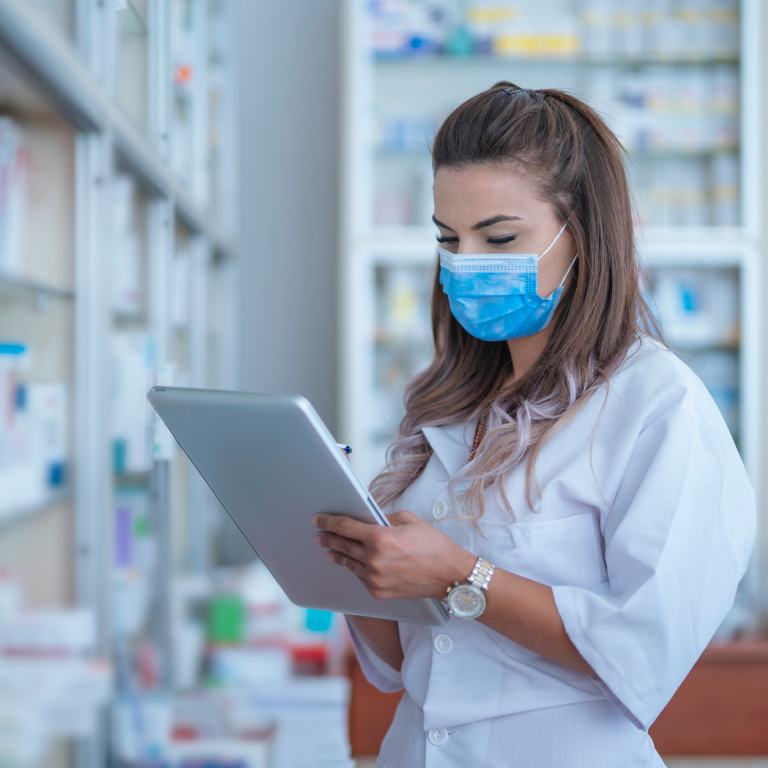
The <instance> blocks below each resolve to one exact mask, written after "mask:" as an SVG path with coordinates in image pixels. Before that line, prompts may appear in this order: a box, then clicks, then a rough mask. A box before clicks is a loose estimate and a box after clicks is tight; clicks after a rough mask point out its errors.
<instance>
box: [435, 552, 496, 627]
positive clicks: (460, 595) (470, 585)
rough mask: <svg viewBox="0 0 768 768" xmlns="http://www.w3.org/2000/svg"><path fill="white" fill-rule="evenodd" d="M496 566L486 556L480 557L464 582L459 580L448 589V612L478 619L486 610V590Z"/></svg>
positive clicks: (462, 617)
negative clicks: (461, 582)
mask: <svg viewBox="0 0 768 768" xmlns="http://www.w3.org/2000/svg"><path fill="white" fill-rule="evenodd" d="M495 570H496V566H495V565H493V564H492V563H490V562H488V560H486V559H485V558H484V557H478V558H477V562H476V563H475V567H474V568H473V569H472V573H471V574H470V575H469V578H468V579H467V581H466V582H465V583H464V584H460V583H459V582H458V581H457V582H455V583H454V585H453V586H452V587H448V589H447V590H446V591H447V593H448V597H446V599H445V602H446V603H447V604H448V613H450V614H451V616H456V617H457V618H459V619H476V618H477V617H478V616H480V615H481V614H482V613H483V611H484V610H485V594H484V593H485V590H487V589H488V585H489V584H490V583H491V576H493V572H494V571H495Z"/></svg>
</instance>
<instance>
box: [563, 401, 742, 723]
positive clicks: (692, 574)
mask: <svg viewBox="0 0 768 768" xmlns="http://www.w3.org/2000/svg"><path fill="white" fill-rule="evenodd" d="M702 389H703V388H702ZM714 409H715V406H714V403H712V401H711V399H710V398H709V396H708V395H706V393H698V394H695V396H691V393H690V391H689V392H687V393H686V394H685V395H683V396H680V397H678V398H676V402H674V403H672V404H671V405H670V406H669V407H667V408H666V409H665V410H664V411H663V412H662V413H661V414H660V415H657V416H656V417H655V418H654V419H653V420H652V421H651V422H650V423H649V424H647V425H646V426H645V427H644V428H643V429H642V431H641V432H640V433H639V436H638V438H637V441H636V443H635V445H634V448H633V449H632V453H631V460H630V461H629V463H628V464H627V467H626V469H625V471H624V476H623V478H622V481H621V484H620V486H619V489H618V492H617V494H616V497H615V499H614V502H613V504H612V506H611V509H610V511H609V513H608V515H607V517H606V522H605V530H604V535H605V560H606V565H607V568H608V583H606V584H603V585H602V588H597V589H593V590H587V589H582V588H577V587H571V586H557V587H554V588H553V592H554V598H555V603H556V605H557V609H558V611H559V613H560V617H561V618H562V621H563V624H564V627H565V631H566V633H567V634H568V636H569V637H570V639H571V641H572V642H573V644H574V645H575V646H576V648H577V649H578V651H579V652H580V653H581V655H582V656H583V657H584V659H586V661H587V662H588V663H589V664H590V666H591V667H592V669H594V671H595V673H596V675H597V676H598V677H599V681H596V682H597V684H598V685H600V686H601V687H603V690H604V693H605V695H606V696H607V698H608V699H609V701H611V702H612V703H613V704H614V706H615V707H616V708H617V709H618V710H619V711H621V712H622V713H623V714H624V715H625V716H626V717H628V718H629V719H630V720H631V721H632V722H633V723H634V724H635V725H636V726H638V727H640V728H643V729H647V728H648V727H649V726H650V725H651V724H652V723H653V721H654V720H655V719H656V717H657V716H658V715H659V713H660V712H661V710H662V709H663V708H664V707H665V706H666V704H667V703H668V702H669V700H670V699H671V698H672V695H673V694H674V693H675V691H676V690H677V688H678V687H679V686H680V684H681V683H682V681H683V680H684V679H685V677H686V675H687V674H688V672H689V671H690V670H691V668H692V667H693V665H694V664H695V662H696V660H697V659H698V658H699V656H700V655H701V653H702V651H703V650H704V648H705V647H706V645H707V644H708V642H709V641H710V640H711V638H712V636H713V634H714V633H715V631H716V630H717V628H718V627H719V625H720V623H721V622H722V620H723V618H724V617H725V614H726V613H727V612H728V610H729V609H730V607H731V606H732V604H733V600H734V596H735V592H736V587H737V585H738V583H739V581H740V580H741V578H742V576H743V575H744V573H745V570H746V567H747V562H748V560H749V556H750V554H751V551H752V547H753V545H754V540H755V529H756V509H755V497H754V493H753V491H752V488H751V486H750V484H749V480H748V478H747V475H746V472H745V470H744V466H743V464H742V462H741V459H740V458H739V455H738V453H737V451H736V448H735V446H734V444H733V441H732V439H731V437H730V435H729V434H728V432H727V430H726V427H725V424H724V423H723V421H722V419H721V418H720V415H719V413H717V412H715V410H714Z"/></svg>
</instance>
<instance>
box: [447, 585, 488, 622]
mask: <svg viewBox="0 0 768 768" xmlns="http://www.w3.org/2000/svg"><path fill="white" fill-rule="evenodd" d="M447 602H448V607H449V608H450V609H451V611H452V612H453V615H454V616H458V617H459V618H460V619H474V618H477V617H478V616H479V615H480V614H481V613H482V612H483V611H484V610H485V595H484V594H483V591H482V590H481V589H480V588H479V587H475V586H473V585H472V584H460V585H459V586H458V587H454V588H453V589H452V590H451V591H450V592H449V593H448V601H447Z"/></svg>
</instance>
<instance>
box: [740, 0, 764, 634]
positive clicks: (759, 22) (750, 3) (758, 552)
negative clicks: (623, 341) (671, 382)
mask: <svg viewBox="0 0 768 768" xmlns="http://www.w3.org/2000/svg"><path fill="white" fill-rule="evenodd" d="M763 14H764V11H763V3H762V1H761V0H742V1H741V29H740V35H741V56H740V62H741V72H740V74H741V96H740V99H739V107H740V111H741V126H740V133H741V135H740V139H739V140H740V164H741V167H740V173H741V185H740V186H741V194H740V199H741V211H742V225H741V231H742V233H743V235H742V237H743V239H744V246H745V247H744V253H743V256H742V269H741V295H740V302H741V307H742V310H741V316H742V323H741V359H740V371H739V375H740V378H741V387H740V390H741V424H740V432H741V435H742V441H741V442H742V453H743V457H744V463H745V465H746V469H747V472H748V474H749V479H750V482H751V483H752V487H753V488H754V491H755V496H756V498H757V506H758V531H757V544H756V546H755V550H754V552H753V555H752V559H751V561H750V567H749V571H748V572H747V575H746V577H745V579H746V586H747V591H748V593H749V595H750V598H751V599H752V600H753V602H754V604H755V606H756V607H757V608H758V610H759V612H760V613H761V614H762V620H763V622H768V590H766V587H765V580H766V578H768V572H766V565H767V564H768V559H767V558H766V551H765V549H766V542H765V540H764V539H765V535H766V534H765V529H766V525H765V515H766V499H765V498H764V495H763V491H764V489H763V488H761V476H762V471H761V470H762V461H763V459H762V456H763V455H764V454H763V450H762V448H763V445H762V443H763V440H764V439H765V438H764V437H763V434H764V432H762V430H761V427H762V415H761V410H762V409H761V403H762V399H763V396H764V395H763V391H761V390H762V389H763V388H761V386H760V381H761V375H762V373H763V366H762V352H763V334H762V325H763V322H766V317H765V314H764V313H765V308H764V307H763V304H764V302H761V300H760V286H761V285H762V281H763V276H762V273H763V271H764V270H763V267H762V259H761V257H762V256H763V254H762V253H761V250H763V249H764V243H763V241H762V234H763V233H762V232H761V207H762V204H763V194H764V193H765V187H764V183H763V180H762V177H761V168H762V142H763V122H762V121H763V119H764V118H763V103H762V92H763V91H762V89H763V83H762V80H763V72H762V66H761V65H762V62H761V55H762V50H763V46H762V37H761V30H762V28H763Z"/></svg>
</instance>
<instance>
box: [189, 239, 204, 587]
mask: <svg viewBox="0 0 768 768" xmlns="http://www.w3.org/2000/svg"><path fill="white" fill-rule="evenodd" d="M190 251H191V254H190V255H191V262H192V263H191V264H190V268H191V281H190V282H191V285H190V306H191V312H190V318H189V363H190V366H189V368H190V371H189V373H190V386H192V387H200V388H204V387H206V386H207V385H208V381H207V379H208V263H209V249H208V242H207V240H206V239H205V237H204V236H203V235H195V236H194V237H193V238H192V243H191V247H190ZM209 494H210V491H209V490H208V486H207V485H206V484H205V481H204V480H203V478H202V477H200V474H199V472H197V471H195V470H192V471H191V472H190V473H189V525H188V527H187V530H188V551H187V553H186V554H187V560H188V562H187V565H188V566H189V570H190V572H191V573H195V574H204V573H205V572H206V570H207V569H208V522H207V510H206V506H207V501H208V495H209Z"/></svg>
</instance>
